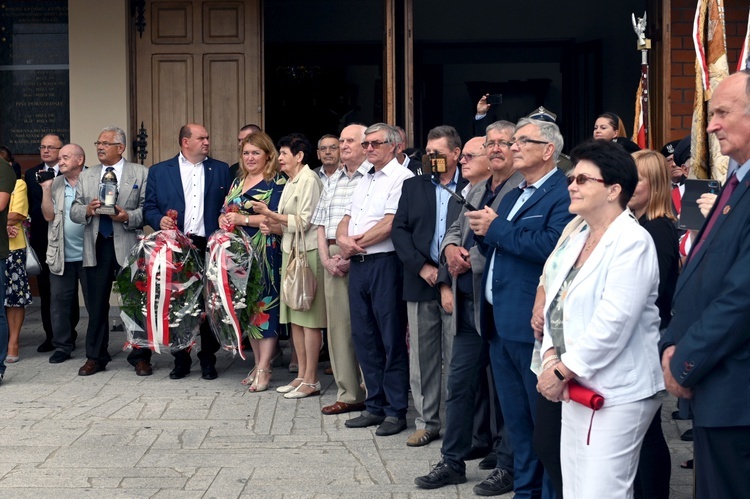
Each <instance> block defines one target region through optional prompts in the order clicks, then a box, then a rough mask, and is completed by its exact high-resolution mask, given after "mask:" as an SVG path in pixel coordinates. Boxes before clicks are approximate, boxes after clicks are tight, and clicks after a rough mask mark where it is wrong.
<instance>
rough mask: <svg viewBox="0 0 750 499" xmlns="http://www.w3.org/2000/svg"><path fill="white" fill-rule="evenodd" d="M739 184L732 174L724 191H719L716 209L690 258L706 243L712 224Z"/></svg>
mask: <svg viewBox="0 0 750 499" xmlns="http://www.w3.org/2000/svg"><path fill="white" fill-rule="evenodd" d="M739 183H740V181H739V180H738V179H737V175H736V174H734V173H733V174H732V176H731V177H730V178H729V180H728V181H727V183H726V184H725V185H724V189H723V190H722V191H721V196H719V200H718V201H717V202H716V209H715V210H714V211H713V213H712V214H711V218H710V219H709V220H708V223H707V224H706V228H705V229H704V230H703V235H702V237H701V239H700V241H698V244H696V245H695V246H694V247H693V250H692V251H691V252H690V257H691V258H692V256H693V255H696V254H698V250H699V249H700V248H701V246H703V243H704V242H705V241H706V238H707V237H708V235H709V234H710V233H711V229H713V228H714V224H716V221H717V220H718V219H719V217H720V216H721V215H722V213H723V212H724V208H725V207H726V205H727V203H728V202H729V198H730V197H732V193H733V192H734V190H735V189H736V188H737V186H738V185H739Z"/></svg>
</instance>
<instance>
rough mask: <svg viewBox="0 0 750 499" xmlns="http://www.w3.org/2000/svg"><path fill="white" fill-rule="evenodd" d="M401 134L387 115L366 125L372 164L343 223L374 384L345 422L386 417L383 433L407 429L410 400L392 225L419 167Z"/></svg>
mask: <svg viewBox="0 0 750 499" xmlns="http://www.w3.org/2000/svg"><path fill="white" fill-rule="evenodd" d="M397 140H398V132H397V131H396V130H395V129H394V128H393V127H391V126H390V125H387V124H385V123H376V124H375V125H372V126H370V127H369V128H368V129H367V130H365V140H364V141H363V142H362V148H363V149H364V150H365V151H366V152H367V160H368V161H369V162H370V163H371V164H372V168H371V169H370V171H369V172H368V174H367V175H366V176H365V177H364V178H363V179H362V180H360V182H359V184H357V188H356V189H355V191H354V194H353V195H352V200H351V202H350V204H349V206H348V207H347V208H346V210H345V211H344V213H345V215H344V218H343V219H342V220H341V222H340V223H339V226H338V229H337V231H336V242H337V243H338V246H339V247H340V248H341V253H340V255H341V256H342V258H348V259H350V261H351V266H350V268H349V310H350V312H351V317H352V340H353V342H354V351H355V352H356V354H357V359H358V360H359V363H360V367H361V368H362V375H363V377H364V381H365V386H366V388H367V398H366V399H365V410H364V411H362V414H361V415H359V416H357V417H356V418H353V419H349V420H347V421H346V423H345V425H346V426H347V427H348V428H365V427H368V426H374V425H380V426H379V427H378V429H377V431H376V432H375V434H376V435H378V436H387V435H395V434H396V433H400V432H402V431H403V430H405V429H406V411H407V409H408V407H409V359H408V354H407V351H406V310H405V307H404V302H403V301H402V300H401V288H402V285H403V275H402V274H403V269H402V267H401V262H400V261H399V259H398V256H396V250H395V248H394V246H393V241H392V240H391V226H392V225H393V217H394V216H395V214H396V209H397V208H398V202H399V198H400V197H401V187H402V185H403V183H404V180H406V179H407V178H410V177H412V176H413V175H412V173H411V172H410V171H409V170H407V169H406V168H403V167H402V166H401V165H400V164H399V163H398V161H397V160H396V147H397Z"/></svg>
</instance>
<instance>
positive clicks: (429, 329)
mask: <svg viewBox="0 0 750 499" xmlns="http://www.w3.org/2000/svg"><path fill="white" fill-rule="evenodd" d="M427 154H428V155H437V154H440V155H443V156H445V162H446V167H447V168H446V171H445V172H444V173H437V172H436V173H433V174H432V175H430V174H426V175H419V176H417V177H413V178H410V179H407V180H405V181H404V185H403V189H402V191H401V198H400V200H399V203H398V211H396V216H395V218H394V219H393V229H392V230H391V238H392V239H393V245H394V246H395V247H396V253H397V254H398V257H399V259H400V260H401V262H402V263H403V264H404V295H403V297H404V300H405V301H406V313H407V317H408V321H409V347H410V348H409V381H410V384H411V393H412V398H413V399H414V407H415V409H416V410H417V418H416V426H417V431H416V432H415V433H414V434H412V435H411V436H410V437H409V438H408V439H407V441H406V445H408V446H410V447H419V446H422V445H427V444H428V443H430V442H431V441H432V440H434V439H436V438H438V436H439V435H440V427H441V423H440V400H441V398H442V397H441V392H442V391H443V383H442V381H441V379H442V376H441V372H442V370H443V366H444V365H445V366H446V374H447V366H448V365H449V363H450V353H451V346H452V345H453V331H452V329H453V326H452V322H451V319H452V315H451V314H450V313H447V312H446V311H445V310H443V308H442V307H441V306H440V300H439V294H438V291H437V288H436V285H437V283H438V273H439V272H440V264H439V261H440V244H441V243H442V242H443V237H444V236H445V232H446V230H448V228H449V227H450V226H451V224H452V223H453V221H454V220H456V218H458V215H459V213H461V208H462V205H461V203H459V202H458V201H456V200H455V199H453V198H452V197H451V196H450V194H449V192H448V191H447V190H446V189H450V190H451V191H453V192H456V191H459V192H460V191H461V190H462V189H463V188H464V187H465V186H466V185H467V184H468V181H467V180H466V179H465V178H463V177H462V176H461V174H460V171H459V170H458V168H457V167H456V166H457V165H458V159H459V157H460V156H461V137H459V135H458V132H457V131H456V129H455V128H453V127H452V126H447V125H441V126H438V127H435V128H433V129H432V130H430V131H429V133H428V134H427ZM445 272H446V273H447V271H445Z"/></svg>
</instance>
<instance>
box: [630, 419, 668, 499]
mask: <svg viewBox="0 0 750 499" xmlns="http://www.w3.org/2000/svg"><path fill="white" fill-rule="evenodd" d="M671 476H672V459H671V457H670V454H669V447H668V446H667V441H666V440H664V432H662V429H661V407H659V410H658V411H656V414H655V415H654V419H653V420H652V421H651V425H650V426H649V427H648V430H646V436H645V437H644V438H643V446H642V447H641V456H640V459H639V460H638V472H637V473H636V475H635V483H634V492H635V498H636V499H669V479H670V478H671Z"/></svg>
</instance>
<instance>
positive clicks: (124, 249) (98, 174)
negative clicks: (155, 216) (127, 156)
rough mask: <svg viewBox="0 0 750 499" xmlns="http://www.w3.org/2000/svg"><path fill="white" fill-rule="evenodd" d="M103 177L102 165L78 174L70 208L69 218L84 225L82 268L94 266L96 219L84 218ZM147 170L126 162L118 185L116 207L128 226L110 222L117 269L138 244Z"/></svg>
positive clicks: (97, 226)
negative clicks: (120, 211) (126, 218)
mask: <svg viewBox="0 0 750 499" xmlns="http://www.w3.org/2000/svg"><path fill="white" fill-rule="evenodd" d="M101 178H102V165H101V164H99V165H96V166H92V167H91V168H89V169H87V170H84V171H83V172H81V176H80V177H78V184H77V185H76V198H75V200H74V201H73V205H72V206H71V207H70V219H71V220H72V221H74V222H76V223H79V224H84V225H85V226H86V228H85V229H84V232H83V266H84V267H95V266H96V238H97V236H98V235H99V217H98V216H93V217H87V216H86V207H87V206H88V204H89V202H91V200H92V199H95V198H97V197H98V196H99V183H100V181H101ZM147 178H148V168H146V167H145V166H143V165H139V164H137V163H130V162H128V161H125V165H124V166H123V168H122V178H121V179H120V182H119V187H118V189H119V192H118V195H117V205H118V206H120V207H121V208H122V209H124V210H125V211H126V212H127V213H128V217H129V218H128V223H127V224H122V223H119V222H113V224H112V225H113V234H114V238H115V256H116V258H117V263H118V264H120V266H121V267H122V266H124V265H125V261H126V260H127V258H128V255H129V254H130V250H131V249H132V248H133V246H135V244H136V243H137V242H138V235H139V233H140V232H141V230H140V229H141V228H142V227H143V202H144V200H145V197H146V179H147Z"/></svg>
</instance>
